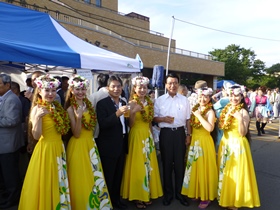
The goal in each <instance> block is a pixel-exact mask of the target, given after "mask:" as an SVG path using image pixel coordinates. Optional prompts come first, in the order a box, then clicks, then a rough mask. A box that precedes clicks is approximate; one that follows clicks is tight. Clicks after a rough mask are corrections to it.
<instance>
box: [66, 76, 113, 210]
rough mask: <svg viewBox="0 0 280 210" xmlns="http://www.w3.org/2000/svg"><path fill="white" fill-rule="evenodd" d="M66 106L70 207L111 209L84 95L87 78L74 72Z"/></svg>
mask: <svg viewBox="0 0 280 210" xmlns="http://www.w3.org/2000/svg"><path fill="white" fill-rule="evenodd" d="M68 84H69V91H68V93H67V97H66V101H65V108H66V109H67V112H68V114H69V117H70V121H71V130H72V133H73V136H72V137H71V139H70V140H69V143H68V145H67V167H68V177H69V187H70V198H71V206H72V210H89V209H94V210H99V209H102V210H107V209H111V208H112V206H111V201H110V196H109V193H108V190H107V186H106V183H105V179H104V175H103V170H102V165H101V161H100V157H99V153H98V149H97V146H96V144H95V141H94V138H93V131H94V127H95V125H96V114H95V111H94V108H93V106H92V104H91V102H90V101H89V100H88V98H87V97H86V92H87V88H88V86H89V82H88V80H87V79H85V78H84V77H81V76H79V75H76V76H74V77H72V78H70V79H69V81H68Z"/></svg>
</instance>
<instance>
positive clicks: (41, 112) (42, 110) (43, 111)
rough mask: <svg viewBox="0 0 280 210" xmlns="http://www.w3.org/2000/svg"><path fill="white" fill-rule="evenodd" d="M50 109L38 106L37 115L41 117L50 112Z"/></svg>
mask: <svg viewBox="0 0 280 210" xmlns="http://www.w3.org/2000/svg"><path fill="white" fill-rule="evenodd" d="M49 112H50V111H49V110H48V109H47V107H45V106H38V108H37V111H36V117H37V118H41V117H43V116H45V115H46V114H48V113H49Z"/></svg>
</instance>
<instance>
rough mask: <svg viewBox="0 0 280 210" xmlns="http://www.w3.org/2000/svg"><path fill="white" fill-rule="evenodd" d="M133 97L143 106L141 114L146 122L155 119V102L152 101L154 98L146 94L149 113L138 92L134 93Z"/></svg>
mask: <svg viewBox="0 0 280 210" xmlns="http://www.w3.org/2000/svg"><path fill="white" fill-rule="evenodd" d="M133 99H134V100H135V101H136V103H137V104H139V105H140V106H141V108H142V110H141V115H142V118H143V121H144V122H148V123H151V122H152V121H153V119H154V104H153V102H152V100H151V99H150V97H148V96H145V100H146V101H147V103H148V113H146V111H145V109H144V105H143V104H142V103H141V101H140V99H139V97H138V95H137V94H134V95H133Z"/></svg>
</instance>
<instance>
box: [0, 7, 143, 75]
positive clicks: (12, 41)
mask: <svg viewBox="0 0 280 210" xmlns="http://www.w3.org/2000/svg"><path fill="white" fill-rule="evenodd" d="M0 28H1V30H0V61H12V62H18V63H29V64H43V65H51V66H64V67H70V68H78V69H89V70H106V71H117V72H126V73H129V72H139V71H140V68H139V66H140V65H139V60H137V59H133V58H128V57H125V56H122V55H119V54H116V53H113V52H110V51H108V50H104V49H102V48H99V47H97V46H94V45H92V44H90V43H87V42H86V41H84V40H82V39H80V38H78V37H76V36H75V35H73V34H72V33H70V32H69V31H67V30H66V29H65V28H64V27H62V26H61V25H60V24H59V23H58V22H56V21H55V20H54V19H53V18H52V17H51V16H50V15H49V14H47V13H43V12H38V11H34V10H29V9H26V8H23V7H18V6H14V5H11V4H7V3H4V2H0Z"/></svg>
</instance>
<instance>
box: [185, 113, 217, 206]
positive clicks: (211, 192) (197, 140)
mask: <svg viewBox="0 0 280 210" xmlns="http://www.w3.org/2000/svg"><path fill="white" fill-rule="evenodd" d="M196 120H197V118H196ZM217 185H218V170H217V161H216V151H215V145H214V141H213V139H212V137H211V135H210V133H209V132H208V131H207V130H205V128H203V126H201V127H199V128H193V131H192V140H191V144H190V146H189V148H188V156H187V163H186V169H185V176H184V181H183V186H182V192H181V193H182V194H183V195H186V196H188V197H189V198H196V199H200V200H202V201H206V200H214V199H215V198H216V197H217Z"/></svg>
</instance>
